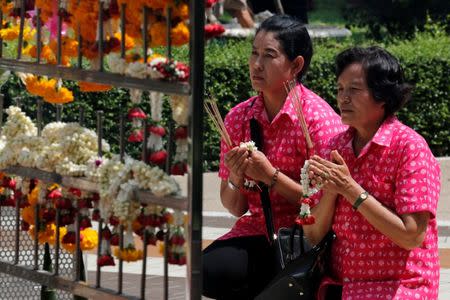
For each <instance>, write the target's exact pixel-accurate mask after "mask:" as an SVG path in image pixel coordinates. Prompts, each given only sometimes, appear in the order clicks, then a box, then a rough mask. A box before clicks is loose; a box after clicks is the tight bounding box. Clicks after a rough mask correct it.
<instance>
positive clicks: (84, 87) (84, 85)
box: [78, 81, 112, 93]
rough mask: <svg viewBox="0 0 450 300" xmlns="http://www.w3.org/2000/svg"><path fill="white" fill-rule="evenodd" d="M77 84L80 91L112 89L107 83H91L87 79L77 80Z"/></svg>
mask: <svg viewBox="0 0 450 300" xmlns="http://www.w3.org/2000/svg"><path fill="white" fill-rule="evenodd" d="M78 86H79V87H80V91H82V92H85V93H87V92H106V91H109V90H110V89H112V86H111V85H109V84H100V83H93V82H87V81H79V82H78Z"/></svg>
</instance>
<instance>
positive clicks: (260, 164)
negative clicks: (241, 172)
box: [245, 151, 275, 184]
mask: <svg viewBox="0 0 450 300" xmlns="http://www.w3.org/2000/svg"><path fill="white" fill-rule="evenodd" d="M274 172H275V168H274V167H273V166H272V164H271V163H270V161H269V159H267V157H266V156H265V155H264V153H262V152H261V151H252V152H250V158H249V163H248V167H247V170H246V171H245V175H247V176H248V177H250V178H252V179H253V180H255V181H261V182H264V183H265V184H270V182H271V181H272V176H273V174H274Z"/></svg>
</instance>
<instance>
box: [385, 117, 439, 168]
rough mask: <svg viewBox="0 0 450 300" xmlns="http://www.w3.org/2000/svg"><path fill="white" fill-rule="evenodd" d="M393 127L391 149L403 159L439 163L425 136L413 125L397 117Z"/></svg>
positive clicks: (432, 163)
mask: <svg viewBox="0 0 450 300" xmlns="http://www.w3.org/2000/svg"><path fill="white" fill-rule="evenodd" d="M393 125H394V126H392V127H391V130H392V133H393V136H392V140H391V144H390V148H391V151H393V153H397V154H398V155H399V157H401V161H403V162H404V163H406V162H407V161H412V160H419V161H421V162H422V163H425V164H431V165H438V162H437V160H436V158H435V157H434V155H433V153H432V152H431V149H430V147H429V146H428V143H427V141H426V140H425V138H424V137H423V136H421V135H420V134H419V133H418V132H416V131H415V130H414V129H412V128H411V127H409V126H407V125H405V124H403V123H402V122H400V121H399V120H397V119H395V121H394V124H393Z"/></svg>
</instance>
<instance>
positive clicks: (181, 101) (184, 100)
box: [169, 95, 189, 126]
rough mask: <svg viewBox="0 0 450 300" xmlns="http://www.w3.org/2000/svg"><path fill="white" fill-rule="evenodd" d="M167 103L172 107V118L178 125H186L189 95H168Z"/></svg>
mask: <svg viewBox="0 0 450 300" xmlns="http://www.w3.org/2000/svg"><path fill="white" fill-rule="evenodd" d="M169 104H170V107H171V108H172V118H173V120H174V121H175V122H176V123H177V124H178V125H179V126H187V125H188V119H189V97H188V96H182V95H170V97H169Z"/></svg>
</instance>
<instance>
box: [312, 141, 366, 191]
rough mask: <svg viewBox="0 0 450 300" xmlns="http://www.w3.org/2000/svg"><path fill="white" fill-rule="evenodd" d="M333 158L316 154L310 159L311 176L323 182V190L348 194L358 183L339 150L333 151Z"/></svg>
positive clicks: (314, 180)
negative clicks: (325, 157)
mask: <svg viewBox="0 0 450 300" xmlns="http://www.w3.org/2000/svg"><path fill="white" fill-rule="evenodd" d="M331 160H332V161H328V160H326V159H323V158H321V157H319V156H317V155H314V156H313V157H312V158H311V159H310V167H309V177H310V179H312V181H313V182H314V183H322V184H323V187H322V189H323V190H325V191H329V192H332V193H337V194H341V195H343V196H346V194H347V192H348V191H350V190H351V189H352V188H354V187H355V186H358V183H356V181H355V180H354V179H353V178H352V176H351V174H350V171H349V169H348V167H347V164H346V163H345V160H344V159H343V158H342V156H341V155H340V154H339V152H338V151H336V150H333V151H331Z"/></svg>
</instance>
